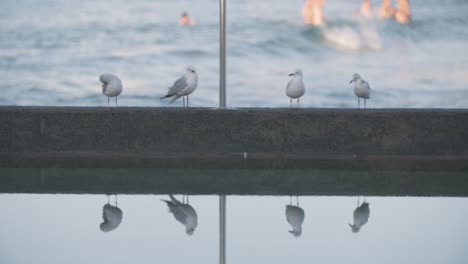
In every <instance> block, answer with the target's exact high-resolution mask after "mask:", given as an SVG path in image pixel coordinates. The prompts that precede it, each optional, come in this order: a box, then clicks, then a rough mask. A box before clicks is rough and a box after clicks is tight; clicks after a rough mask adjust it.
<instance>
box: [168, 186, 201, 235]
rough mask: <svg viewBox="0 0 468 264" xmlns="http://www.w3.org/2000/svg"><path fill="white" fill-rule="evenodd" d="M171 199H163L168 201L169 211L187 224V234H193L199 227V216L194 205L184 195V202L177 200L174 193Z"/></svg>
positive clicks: (170, 195)
mask: <svg viewBox="0 0 468 264" xmlns="http://www.w3.org/2000/svg"><path fill="white" fill-rule="evenodd" d="M169 197H170V198H171V200H161V201H163V202H166V203H167V206H168V207H169V212H171V213H172V214H173V215H174V218H175V219H176V220H177V221H179V222H181V223H182V224H183V225H185V233H187V235H190V236H191V235H193V232H194V231H195V228H196V227H197V224H198V223H197V222H198V220H197V219H198V216H197V213H196V212H195V209H193V207H192V206H190V205H189V204H188V197H187V200H186V201H184V196H182V202H180V201H179V200H177V199H176V198H175V197H174V196H173V195H172V194H169Z"/></svg>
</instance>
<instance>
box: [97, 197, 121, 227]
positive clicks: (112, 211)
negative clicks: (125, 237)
mask: <svg viewBox="0 0 468 264" xmlns="http://www.w3.org/2000/svg"><path fill="white" fill-rule="evenodd" d="M102 219H103V222H102V223H101V224H100V225H99V228H100V229H101V231H102V232H110V231H112V230H114V229H116V228H117V227H118V226H119V225H120V223H121V222H122V210H120V208H119V207H117V195H116V196H115V206H113V205H111V204H110V202H109V196H107V204H105V205H104V207H103V208H102Z"/></svg>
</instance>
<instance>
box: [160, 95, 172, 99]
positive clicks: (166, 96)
mask: <svg viewBox="0 0 468 264" xmlns="http://www.w3.org/2000/svg"><path fill="white" fill-rule="evenodd" d="M171 96H172V95H171V94H166V95H165V96H163V97H161V98H159V99H164V98H168V97H171Z"/></svg>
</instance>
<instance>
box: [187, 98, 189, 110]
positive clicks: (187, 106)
mask: <svg viewBox="0 0 468 264" xmlns="http://www.w3.org/2000/svg"><path fill="white" fill-rule="evenodd" d="M188 107H189V103H188V95H187V108H188Z"/></svg>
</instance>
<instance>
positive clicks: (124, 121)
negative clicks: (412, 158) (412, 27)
mask: <svg viewBox="0 0 468 264" xmlns="http://www.w3.org/2000/svg"><path fill="white" fill-rule="evenodd" d="M0 124H1V126H0V155H1V156H2V157H4V158H5V157H8V156H11V155H13V154H16V155H21V154H34V153H112V154H118V153H121V154H122V153H125V154H129V153H137V154H138V153H140V154H141V153H204V154H207V153H208V154H209V153H217V154H226V153H243V152H248V153H283V154H284V153H294V154H295V155H315V154H319V155H324V154H325V155H329V154H331V155H339V154H343V155H443V156H445V155H455V156H460V155H468V111H466V110H366V111H363V110H340V109H299V110H289V109H238V110H223V111H220V110H213V109H190V110H186V109H180V108H112V109H111V110H110V111H107V109H106V108H88V107H87V108H63V107H62V108H59V107H0Z"/></svg>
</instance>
